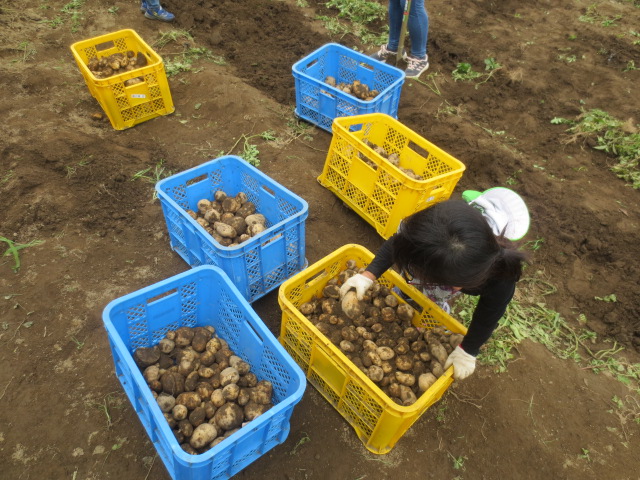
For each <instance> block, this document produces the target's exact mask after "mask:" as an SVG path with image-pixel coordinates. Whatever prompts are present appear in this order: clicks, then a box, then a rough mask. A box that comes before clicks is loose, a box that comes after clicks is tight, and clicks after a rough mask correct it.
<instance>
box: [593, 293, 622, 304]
mask: <svg viewBox="0 0 640 480" xmlns="http://www.w3.org/2000/svg"><path fill="white" fill-rule="evenodd" d="M593 298H595V299H596V300H600V301H601V302H605V303H616V302H617V301H618V299H617V298H616V294H615V293H612V294H611V295H605V296H604V297H593Z"/></svg>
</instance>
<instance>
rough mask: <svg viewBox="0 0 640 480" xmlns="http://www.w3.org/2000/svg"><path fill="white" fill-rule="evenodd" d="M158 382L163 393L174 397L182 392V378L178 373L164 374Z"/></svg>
mask: <svg viewBox="0 0 640 480" xmlns="http://www.w3.org/2000/svg"><path fill="white" fill-rule="evenodd" d="M160 382H161V383H162V391H163V392H164V393H168V394H169V395H174V396H176V395H179V394H181V393H182V392H184V377H183V376H182V375H180V374H179V373H178V372H171V371H168V372H165V373H164V374H163V375H162V376H161V377H160Z"/></svg>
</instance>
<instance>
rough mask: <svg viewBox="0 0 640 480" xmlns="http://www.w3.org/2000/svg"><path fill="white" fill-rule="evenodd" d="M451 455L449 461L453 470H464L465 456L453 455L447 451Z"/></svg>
mask: <svg viewBox="0 0 640 480" xmlns="http://www.w3.org/2000/svg"><path fill="white" fill-rule="evenodd" d="M447 453H448V454H449V456H450V457H451V461H452V462H453V469H454V470H464V462H465V460H467V457H465V456H463V455H461V456H459V457H454V456H453V455H452V454H451V452H447Z"/></svg>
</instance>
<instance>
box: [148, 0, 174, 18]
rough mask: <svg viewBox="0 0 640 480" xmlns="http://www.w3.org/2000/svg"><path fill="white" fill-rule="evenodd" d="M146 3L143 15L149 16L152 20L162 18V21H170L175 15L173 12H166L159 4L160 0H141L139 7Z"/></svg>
mask: <svg viewBox="0 0 640 480" xmlns="http://www.w3.org/2000/svg"><path fill="white" fill-rule="evenodd" d="M145 3H146V7H147V8H146V10H145V11H144V16H145V17H147V18H150V19H152V20H162V21H163V22H170V21H172V20H173V19H174V18H175V16H174V15H173V13H171V12H168V11H167V10H165V9H164V8H162V6H161V5H160V0H142V5H141V7H140V8H142V7H143V6H144V4H145Z"/></svg>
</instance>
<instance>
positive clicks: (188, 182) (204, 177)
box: [187, 173, 207, 187]
mask: <svg viewBox="0 0 640 480" xmlns="http://www.w3.org/2000/svg"><path fill="white" fill-rule="evenodd" d="M206 179H207V174H206V173H204V174H202V175H200V176H199V177H196V178H192V179H191V180H187V187H190V186H191V185H195V184H196V183H200V182H202V181H204V180H206Z"/></svg>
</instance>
